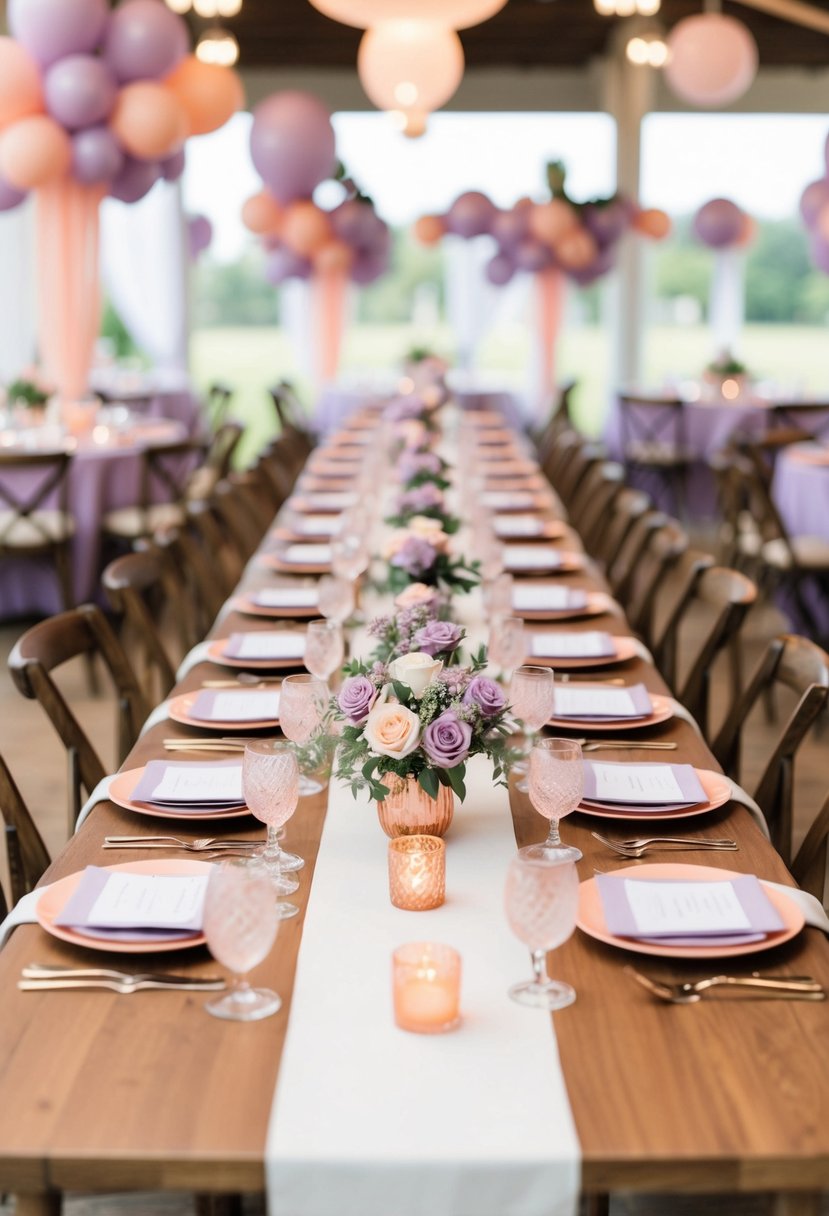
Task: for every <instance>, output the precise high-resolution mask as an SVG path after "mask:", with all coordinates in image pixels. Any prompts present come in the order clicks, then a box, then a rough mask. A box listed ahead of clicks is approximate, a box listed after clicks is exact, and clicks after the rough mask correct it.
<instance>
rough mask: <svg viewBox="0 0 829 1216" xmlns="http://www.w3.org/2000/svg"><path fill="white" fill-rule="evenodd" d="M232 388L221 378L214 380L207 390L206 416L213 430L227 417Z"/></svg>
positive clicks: (216, 429)
mask: <svg viewBox="0 0 829 1216" xmlns="http://www.w3.org/2000/svg"><path fill="white" fill-rule="evenodd" d="M233 394H234V390H233V389H232V388H231V387H230V385H229V384H224V383H223V382H222V381H221V380H214V381H213V383H212V384H211V385H210V387H209V388H208V390H207V416H208V418H209V419H210V425H211V426H212V428H213V430H214V431H218V430H219V428H220V427H221V426H222V425H223V423H224V421H225V419H226V418H227V412H228V410H229V409H230V403H231V401H232V400H233Z"/></svg>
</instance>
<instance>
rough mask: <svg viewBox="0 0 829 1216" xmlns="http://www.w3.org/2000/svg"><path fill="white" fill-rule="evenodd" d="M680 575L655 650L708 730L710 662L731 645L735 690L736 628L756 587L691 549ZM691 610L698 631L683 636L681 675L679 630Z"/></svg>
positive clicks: (752, 600)
mask: <svg viewBox="0 0 829 1216" xmlns="http://www.w3.org/2000/svg"><path fill="white" fill-rule="evenodd" d="M676 575H677V579H678V581H679V580H681V589H680V591H679V594H678V595H677V597H676V599H675V602H674V606H673V608H672V610H671V611H670V613H669V614H668V616H667V619H666V620H665V622H664V625H663V626H662V627H661V628H660V630H659V634H658V636H657V637H655V638H654V640H653V656H654V659H655V660H656V664H657V666H658V667H659V669H660V671H661V672H662V674H663V676H664V677H665V679H666V680H667V681H668V683H669V684H670V686H671V688H672V689H673V690H674V692H675V694H676V696H677V699H678V700H679V701H681V702H682V704H683V705H684V706H685V707H686V709H688V710H689V712H690V713H691V714H693V716H694V718H695V719H696V721H697V723H698V725H699V727H700V729H701V730H702V732H703V734H706V733H707V730H708V709H709V692H710V686H711V668H712V666H713V663H714V660H715V659H716V658H717V656H718V655H719V654H721V653H722V652H723V651H725V650H727V649H728V650H729V651H730V655H731V679H732V696H735V695H736V694H737V692H738V691H739V687H740V663H739V648H738V633H739V631H740V628H741V626H742V624H743V621H744V620H745V617H746V613H747V612H748V610H749V609H750V608H751V606H752V605H753V604H754V603H755V602H756V600H757V588H756V587H755V585H754V583H752V581H751V579H749V578H746V576H745V575H744V574H740V573H739V571H737V570H728V569H727V568H725V567H724V566H711V565H707V564H701V562H700V560H699V557H698V555H697V554H696V553H694V551H693V550H688V551H687V552H686V553H685V554H684V555H683V557H682V559H681V560H680V562H679V563H678V567H677V570H676ZM692 613H693V618H694V629H695V631H696V636H695V638H694V641H693V643H691V644H689V642H688V640H687V638H685V639H683V640H682V646H681V651H682V656H683V659H685V660H689V661H687V662H686V663H685V664H684V666H685V667H686V670H685V672H684V674H683V675H682V676H680V671H679V654H680V631H681V630H682V627H683V625H685V624H687V622H688V620H689V617H690V616H691V614H692Z"/></svg>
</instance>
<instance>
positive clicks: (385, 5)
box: [311, 0, 507, 30]
mask: <svg viewBox="0 0 829 1216" xmlns="http://www.w3.org/2000/svg"><path fill="white" fill-rule="evenodd" d="M506 2H507V0H311V4H312V5H313V6H314V8H316V9H319V11H320V12H321V13H325V15H326V17H331V18H332V19H333V20H334V21H341V22H342V24H343V25H355V26H357V28H358V29H362V30H367V29H370V28H371V27H372V26H374V25H379V24H380V22H381V21H406V20H408V19H409V18H415V17H416V18H417V19H418V20H419V21H437V22H439V23H440V24H441V25H444V26H447V27H451V28H452V29H454V30H463V29H466V27H467V26H469V25H479V24H480V22H482V21H488V20H489V18H490V17H494V16H495V14H496V13H497V12H500V10H501V9H502V8H503V7H504V5H505V4H506Z"/></svg>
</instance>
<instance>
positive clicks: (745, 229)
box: [737, 207, 829, 249]
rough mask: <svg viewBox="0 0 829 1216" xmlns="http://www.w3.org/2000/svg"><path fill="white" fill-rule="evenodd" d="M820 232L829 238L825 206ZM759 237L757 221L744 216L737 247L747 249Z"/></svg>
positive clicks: (828, 221)
mask: <svg viewBox="0 0 829 1216" xmlns="http://www.w3.org/2000/svg"><path fill="white" fill-rule="evenodd" d="M817 228H818V232H820V233H821V235H825V237H826V238H827V239H829V208H826V207H824V209H823V211H822V212H821V213H820V217H819V218H818V223H817ZM756 238H757V221H756V220H755V219H754V218H753V216H750V215H744V216H743V226H742V230H741V232H740V235H739V236H738V237H737V248H738V249H745V248H746V246H747V245H751V244H753V243H754V241H755V240H756Z"/></svg>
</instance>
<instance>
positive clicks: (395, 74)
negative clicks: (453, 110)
mask: <svg viewBox="0 0 829 1216" xmlns="http://www.w3.org/2000/svg"><path fill="white" fill-rule="evenodd" d="M463 67H464V58H463V47H462V46H461V40H460V38H459V37H458V35H457V34H456V33H455V32H454V30H449V29H446V28H444V27H443V26H441V25H437V24H436V23H435V22H429V21H388V22H385V23H384V24H383V25H379V26H377V28H376V29H370V30H367V31H366V33H365V34H363V38H362V41H361V42H360V50H359V53H358V55H357V71H358V72H359V74H360V81H361V83H362V85H363V88H364V89H365V91H366V94H367V96H368V98H369V100H370V101H372V102H374V104H375V105H376V106H377V107H378V108H379V109H381V110H406V111H409V110H412V109H414V108H416V109H417V110H418V111H419V112H420V113H424V112H431V111H432V110H437V109H439V108H440V107H441V106H442V105H444V104H445V103H446V102H447V101H448V100H449V98H450V97H451V96H452V94H453V93H454V92H455V90H456V89H457V87H458V85H459V84H460V82H461V80H462V78H463Z"/></svg>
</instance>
